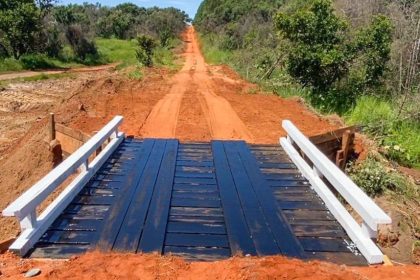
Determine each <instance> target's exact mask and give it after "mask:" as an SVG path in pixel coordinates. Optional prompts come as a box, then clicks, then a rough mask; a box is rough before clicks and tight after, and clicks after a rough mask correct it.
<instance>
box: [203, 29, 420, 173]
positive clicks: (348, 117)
mask: <svg viewBox="0 0 420 280" xmlns="http://www.w3.org/2000/svg"><path fill="white" fill-rule="evenodd" d="M199 40H200V45H201V48H202V51H203V55H204V57H205V58H206V61H207V62H208V63H211V64H227V65H229V66H231V67H232V68H233V69H235V70H236V71H237V72H238V73H239V74H240V75H241V76H242V77H243V78H244V79H246V80H248V81H250V82H253V83H256V84H258V85H259V86H260V87H261V88H262V89H264V90H265V91H269V92H273V93H274V94H277V95H279V96H282V97H291V96H299V97H302V98H304V99H306V100H308V97H309V94H310V92H309V90H307V89H306V88H303V87H302V86H300V85H299V84H297V83H296V82H294V81H293V79H292V78H290V76H289V75H288V74H287V73H286V71H285V70H283V67H281V65H279V66H278V67H277V68H276V69H274V71H273V73H272V74H271V78H270V79H264V78H262V77H263V75H264V73H265V71H267V70H266V69H265V68H264V59H267V58H270V57H271V58H272V57H275V55H276V54H275V53H273V51H272V50H271V52H272V53H268V52H265V51H264V50H263V51H260V50H254V49H252V50H250V49H245V50H235V51H225V50H222V49H219V48H218V47H217V46H218V39H217V37H212V36H199ZM250 52H255V53H250ZM244 57H245V58H244ZM308 104H309V102H308ZM314 109H315V110H317V111H319V112H320V113H334V112H329V111H327V112H326V111H325V110H323V108H321V107H319V108H317V107H315V108H314ZM397 111H398V108H397V106H396V105H395V104H393V102H392V101H390V100H386V99H384V98H378V97H374V96H361V97H360V98H359V99H358V100H357V102H356V104H355V106H354V107H352V108H351V109H350V110H348V111H347V112H344V114H342V115H341V117H343V118H344V120H345V121H346V122H347V123H348V124H349V125H350V124H358V125H361V126H362V127H363V130H364V132H365V133H366V134H368V135H369V136H370V137H371V138H373V139H374V140H375V141H376V143H377V144H378V146H380V147H381V151H382V153H383V155H384V156H386V157H387V158H388V159H389V160H391V161H395V162H397V163H399V164H401V165H403V166H406V167H409V168H420V145H419V143H420V123H419V122H413V121H410V120H408V119H404V118H402V117H400V116H398V112H397Z"/></svg>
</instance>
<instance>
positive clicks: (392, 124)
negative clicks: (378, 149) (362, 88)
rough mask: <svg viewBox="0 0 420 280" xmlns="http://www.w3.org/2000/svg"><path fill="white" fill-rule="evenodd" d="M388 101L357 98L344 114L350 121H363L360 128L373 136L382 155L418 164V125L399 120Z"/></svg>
mask: <svg viewBox="0 0 420 280" xmlns="http://www.w3.org/2000/svg"><path fill="white" fill-rule="evenodd" d="M395 110H396V109H395V108H394V107H393V106H392V104H391V103H390V102H388V101H385V100H381V99H378V98H375V97H368V96H364V97H361V98H360V99H359V100H358V101H357V104H356V106H355V108H354V109H353V110H352V111H351V112H349V113H348V115H347V117H346V120H347V121H348V122H349V123H350V124H363V126H364V127H363V129H364V131H365V132H367V133H368V134H369V135H371V136H372V137H374V138H376V139H377V141H378V143H379V144H380V145H381V146H382V152H383V154H384V155H385V156H386V157H387V158H388V159H390V160H394V161H397V162H399V163H400V164H403V165H405V166H409V167H419V166H420V145H419V143H420V124H419V123H416V122H410V121H407V120H401V119H399V118H398V117H397V113H396V112H395Z"/></svg>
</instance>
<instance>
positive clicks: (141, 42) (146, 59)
mask: <svg viewBox="0 0 420 280" xmlns="http://www.w3.org/2000/svg"><path fill="white" fill-rule="evenodd" d="M155 48H156V42H155V40H154V39H153V38H152V37H150V36H147V35H140V36H138V37H137V50H136V57H137V60H138V61H139V62H140V64H142V65H144V66H146V67H151V66H153V52H154V49H155Z"/></svg>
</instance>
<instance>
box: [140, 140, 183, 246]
mask: <svg viewBox="0 0 420 280" xmlns="http://www.w3.org/2000/svg"><path fill="white" fill-rule="evenodd" d="M177 151H178V140H168V141H167V143H166V149H165V154H164V156H163V160H162V164H161V167H160V170H159V175H158V179H157V182H156V186H155V190H154V192H153V198H152V201H151V205H150V207H149V211H148V214H147V219H146V224H145V226H144V230H143V234H142V237H141V240H140V244H139V246H138V251H142V252H158V253H159V254H161V253H162V251H163V241H164V240H165V231H166V224H167V222H168V215H169V206H170V203H171V193H172V185H173V180H174V173H175V163H176V156H177Z"/></svg>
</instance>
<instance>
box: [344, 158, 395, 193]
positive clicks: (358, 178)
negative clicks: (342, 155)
mask: <svg viewBox="0 0 420 280" xmlns="http://www.w3.org/2000/svg"><path fill="white" fill-rule="evenodd" d="M347 173H349V175H350V177H351V179H352V180H353V181H354V183H356V185H358V186H359V187H361V188H362V189H363V190H364V191H365V192H366V193H367V194H368V195H370V196H376V195H379V194H381V193H382V192H383V191H384V190H386V189H387V188H389V187H392V183H391V182H390V177H389V175H388V172H387V171H386V169H385V167H384V166H383V165H382V164H381V163H380V162H379V161H377V160H376V159H374V158H373V157H368V158H367V159H366V160H365V161H364V162H362V163H361V164H358V165H356V164H354V163H351V164H349V165H348V167H347Z"/></svg>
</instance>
